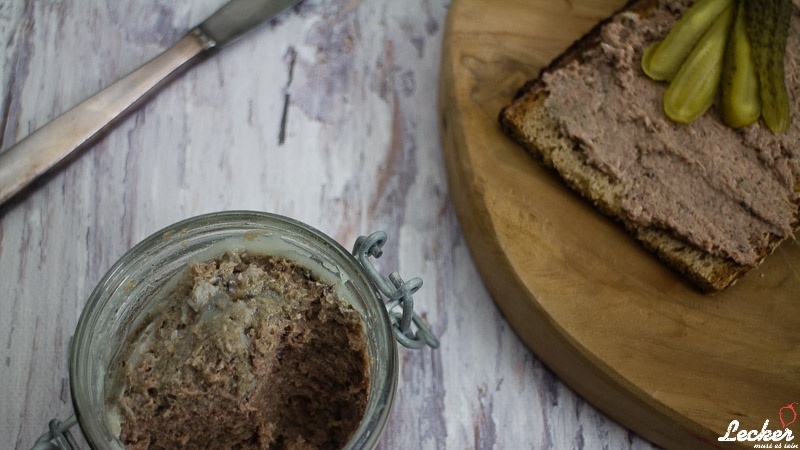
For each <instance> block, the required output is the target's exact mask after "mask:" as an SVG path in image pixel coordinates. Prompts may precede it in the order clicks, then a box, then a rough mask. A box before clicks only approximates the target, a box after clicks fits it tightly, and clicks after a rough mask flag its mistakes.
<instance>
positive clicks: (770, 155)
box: [500, 0, 800, 291]
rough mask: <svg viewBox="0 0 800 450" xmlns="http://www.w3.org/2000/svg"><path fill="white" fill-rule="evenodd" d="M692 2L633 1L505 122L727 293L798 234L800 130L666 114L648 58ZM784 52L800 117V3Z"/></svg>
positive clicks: (712, 113) (707, 283)
mask: <svg viewBox="0 0 800 450" xmlns="http://www.w3.org/2000/svg"><path fill="white" fill-rule="evenodd" d="M739 1H741V0H739ZM692 3H693V2H692V1H688V0H669V1H658V0H634V1H632V2H630V3H629V4H628V5H626V6H625V7H624V8H623V9H622V10H621V11H619V12H618V13H616V14H615V15H613V16H612V17H610V18H608V19H607V20H605V21H603V22H601V23H600V24H598V25H597V26H596V27H595V28H594V29H593V30H592V31H591V32H590V33H589V34H587V35H586V36H584V37H583V38H582V39H581V40H579V41H577V42H576V43H575V44H573V46H572V47H570V48H569V49H568V50H567V51H566V52H565V53H563V54H562V55H561V56H560V57H559V58H557V59H556V60H555V61H554V62H553V63H551V64H550V66H548V67H546V68H545V69H543V70H542V72H541V73H540V76H539V77H538V78H537V79H535V80H532V81H530V82H529V83H527V84H526V85H525V86H524V87H523V88H521V89H520V91H519V92H518V94H517V97H516V98H515V99H514V100H513V102H512V103H511V104H509V105H508V106H507V107H505V108H504V109H503V111H502V112H501V114H500V123H501V125H502V127H503V129H504V130H505V131H506V132H507V133H508V134H509V135H510V136H511V137H513V138H514V139H515V140H517V141H518V142H519V143H520V144H522V145H523V146H524V147H525V148H526V149H527V150H528V151H529V152H530V153H532V154H533V155H535V156H537V157H539V158H542V159H543V160H544V162H545V163H547V164H548V165H550V166H552V167H554V168H555V169H556V170H557V171H558V172H559V174H560V175H561V176H562V178H563V179H564V180H565V181H566V182H567V183H568V184H569V185H570V186H571V187H572V188H574V189H575V190H577V191H579V192H580V193H581V194H583V195H584V196H585V197H587V198H589V199H590V200H591V201H592V202H593V203H594V204H595V205H596V206H597V207H598V208H599V209H601V210H603V211H604V212H606V213H607V214H609V215H611V216H612V217H615V218H617V219H619V220H620V221H621V222H622V223H623V224H624V225H625V226H626V228H627V229H628V230H629V231H630V232H631V233H632V234H633V235H634V236H635V237H637V238H638V239H639V240H640V241H642V242H643V243H644V244H645V246H647V247H648V248H649V249H651V250H653V251H655V252H656V253H657V254H659V256H661V257H662V258H663V259H665V261H667V262H668V263H669V264H671V265H672V266H673V267H674V268H676V269H678V270H679V271H681V272H683V273H684V274H685V275H687V276H688V277H689V278H690V280H692V281H693V282H695V283H696V284H697V285H698V286H699V287H700V288H701V289H702V290H704V291H718V290H720V289H723V288H725V287H727V286H728V285H730V284H731V283H732V282H733V281H735V280H736V279H737V278H738V277H740V276H741V275H742V274H744V273H745V272H747V271H748V270H750V269H751V268H753V267H755V266H757V265H758V264H759V263H760V262H761V261H762V260H763V258H764V257H765V256H766V255H767V254H769V253H770V252H771V251H772V250H773V249H774V248H775V247H776V246H777V244H778V243H779V242H781V241H782V240H784V239H786V238H788V237H790V236H791V235H792V233H793V232H794V230H795V229H796V228H797V227H798V224H800V124H798V121H797V120H794V121H792V123H791V124H790V125H789V128H788V129H787V130H786V132H785V133H781V134H775V133H773V132H771V131H770V130H769V129H768V128H767V127H766V126H765V125H764V124H763V123H762V121H758V122H756V123H754V124H752V125H749V126H745V127H742V128H739V129H733V128H731V127H729V126H727V125H726V124H725V123H724V122H723V120H722V119H721V117H720V114H719V112H718V111H717V110H716V109H713V108H712V109H711V110H709V111H708V112H707V113H705V114H703V115H702V116H700V117H698V118H697V119H696V120H695V121H694V122H693V123H691V124H689V125H685V124H679V123H675V122H673V121H672V120H670V119H669V118H668V117H667V116H666V115H665V113H664V111H663V109H662V98H663V96H664V91H665V88H666V86H665V85H664V84H663V83H659V82H657V81H654V80H652V79H650V78H648V77H647V76H646V75H645V74H644V73H643V71H642V63H641V61H642V56H643V52H644V51H645V49H646V48H647V47H648V46H649V45H651V44H652V43H654V42H657V41H659V40H661V39H664V36H665V35H666V34H667V33H668V32H669V30H670V28H671V27H672V26H673V25H674V24H675V23H676V21H677V20H678V19H679V18H680V17H681V15H682V14H683V13H684V12H685V11H686V10H687V8H689V7H690V6H691V5H692ZM786 47H787V51H786V58H785V74H786V87H787V89H788V92H787V93H788V98H789V101H790V108H791V113H792V115H793V116H797V115H798V114H800V8H799V7H798V4H797V2H795V3H794V5H793V7H792V17H791V25H790V30H789V33H788V42H787V46H786ZM701 266H713V267H712V268H711V269H709V268H708V267H701Z"/></svg>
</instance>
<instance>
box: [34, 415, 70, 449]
mask: <svg viewBox="0 0 800 450" xmlns="http://www.w3.org/2000/svg"><path fill="white" fill-rule="evenodd" d="M77 423H78V418H77V417H75V415H74V414H73V415H71V416H70V417H69V418H68V419H67V420H65V421H63V422H61V421H59V420H58V419H53V420H51V421H50V423H49V424H48V427H49V428H50V430H49V431H48V432H46V433H45V434H43V435H42V436H41V437H39V439H37V440H36V443H35V444H34V446H33V448H32V449H31V450H80V447H79V446H78V442H77V441H75V438H74V437H72V433H70V432H69V429H70V428H72V427H73V426H75V424H77Z"/></svg>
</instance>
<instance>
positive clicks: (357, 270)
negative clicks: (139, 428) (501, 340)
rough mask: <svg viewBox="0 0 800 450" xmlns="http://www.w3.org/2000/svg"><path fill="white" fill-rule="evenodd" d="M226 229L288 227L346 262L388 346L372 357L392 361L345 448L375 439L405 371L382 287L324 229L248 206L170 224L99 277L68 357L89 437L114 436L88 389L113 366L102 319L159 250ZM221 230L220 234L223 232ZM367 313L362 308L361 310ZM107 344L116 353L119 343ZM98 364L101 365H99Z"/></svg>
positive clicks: (249, 233)
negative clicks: (104, 359) (101, 359)
mask: <svg viewBox="0 0 800 450" xmlns="http://www.w3.org/2000/svg"><path fill="white" fill-rule="evenodd" d="M234 230H235V231H234ZM226 232H234V234H236V236H239V237H240V238H241V239H243V240H251V239H256V238H257V237H258V236H260V235H261V234H269V233H275V232H285V233H286V234H282V235H279V236H278V235H272V234H270V236H272V237H275V238H280V239H283V240H285V239H287V236H288V238H289V240H292V239H294V243H295V244H297V245H300V246H303V245H308V246H309V248H310V249H311V250H317V251H319V252H324V254H318V255H316V256H319V257H322V258H324V260H323V261H322V262H323V265H324V264H325V263H326V261H329V260H332V261H334V262H335V264H336V265H337V267H338V268H339V269H341V270H342V271H344V272H346V273H345V275H346V276H347V281H348V283H351V285H352V286H355V287H356V289H358V291H359V296H362V295H363V297H364V298H365V299H366V301H365V302H364V305H363V306H362V307H365V308H367V309H369V316H370V318H371V320H373V321H374V322H375V324H376V326H373V327H369V326H368V325H367V323H365V328H366V329H367V333H368V334H370V333H371V335H370V336H367V338H368V340H369V339H375V340H377V342H378V343H377V344H375V345H377V346H378V347H377V348H380V349H381V350H383V349H385V350H387V351H388V354H387V355H372V354H371V357H372V358H375V357H376V356H377V357H379V358H380V359H381V364H382V365H384V366H385V367H381V370H384V369H385V372H386V373H385V375H384V376H382V377H374V376H373V377H371V378H373V379H372V380H371V382H370V393H369V397H368V403H367V410H366V412H365V415H364V417H363V418H362V420H361V423H360V425H359V427H358V429H357V430H356V431H355V432H354V433H353V435H352V437H351V439H350V441H349V442H348V443H347V445H346V446H345V448H347V449H350V448H353V449H355V448H359V449H360V448H372V447H374V446H375V445H376V444H377V441H378V439H379V438H380V435H381V434H382V433H383V430H384V429H385V426H386V423H387V421H388V416H389V413H390V411H391V407H392V404H393V402H394V397H395V393H396V386H397V379H398V356H397V346H396V343H395V340H394V336H393V334H392V325H391V320H390V317H389V314H388V312H387V310H386V308H385V306H384V304H383V302H382V300H381V299H380V296H379V294H378V293H377V292H376V290H375V288H374V286H373V285H372V284H371V283H370V281H369V280H368V278H367V277H365V276H364V273H363V272H362V267H361V265H360V264H359V263H358V261H357V260H356V259H355V258H354V257H353V256H352V255H351V254H350V253H349V252H348V251H347V250H345V249H344V248H343V247H342V246H341V245H340V244H339V243H338V242H336V241H335V240H333V239H332V238H331V237H329V236H328V235H326V234H325V233H323V232H321V231H319V230H317V229H316V228H313V227H311V226H309V225H307V224H304V223H302V222H300V221H297V220H295V219H291V218H289V217H285V216H281V215H277V214H273V213H267V212H260V211H246V210H234V211H221V212H214V213H208V214H202V215H198V216H194V217H191V218H188V219H184V220H182V221H179V222H176V223H174V224H172V225H169V226H167V227H165V228H163V229H161V230H159V231H157V232H155V233H153V234H151V235H150V236H148V237H147V238H145V239H144V240H142V241H141V242H139V243H138V244H136V245H135V246H134V247H132V248H131V249H130V250H128V251H127V252H126V253H125V254H124V255H123V256H122V257H121V258H120V259H119V260H117V262H116V263H115V264H114V265H113V266H112V267H111V268H110V269H109V270H108V271H107V272H106V274H105V275H104V276H103V278H102V279H101V280H100V281H99V282H98V284H97V286H96V287H95V289H94V290H93V292H92V293H91V294H90V296H89V298H88V301H87V303H86V305H85V307H84V309H83V312H82V314H81V317H80V319H79V320H78V324H77V326H76V330H75V335H74V338H73V341H72V345H71V350H70V364H69V366H70V368H69V372H70V389H71V393H72V402H73V407H74V409H75V414H76V416H77V418H78V424H79V425H80V428H81V430H82V432H83V435H84V436H85V437H86V440H87V442H89V444H90V445H91V446H92V447H97V446H98V445H99V444H98V442H105V443H108V439H109V433H108V432H109V430H110V426H109V424H108V422H109V420H108V417H95V414H93V412H94V410H93V408H92V405H93V403H92V402H93V401H94V402H95V403H96V401H97V399H96V398H94V399H93V398H90V396H91V394H89V393H90V392H91V388H92V386H91V384H92V383H97V382H100V383H105V379H104V378H105V377H104V375H105V372H104V371H105V370H108V367H105V368H103V367H99V366H102V364H99V363H97V362H96V361H94V362H93V361H91V358H93V354H92V351H95V350H93V349H94V348H95V347H97V346H98V345H100V344H98V343H97V342H95V341H102V340H103V338H104V337H105V336H100V334H101V333H102V332H101V330H98V324H99V323H100V322H101V321H103V320H111V319H112V318H113V316H114V315H115V314H117V312H118V311H119V310H121V309H122V308H123V307H122V306H121V305H120V304H119V303H120V302H124V301H125V297H124V296H123V293H124V292H125V291H126V289H127V288H128V286H130V285H131V284H132V283H140V282H141V281H142V280H136V279H135V277H133V276H132V275H134V274H139V272H140V271H144V272H145V274H146V273H148V272H147V270H149V269H147V267H149V265H158V264H160V263H161V261H160V258H164V254H165V252H166V253H168V254H169V252H170V251H183V249H182V248H181V247H188V248H193V247H192V245H194V244H186V243H187V242H194V240H196V239H202V238H205V237H207V236H211V235H213V236H214V238H215V239H216V238H220V239H221V238H222V235H224V234H225V233H226ZM215 233H218V234H219V233H221V234H220V235H219V236H217V234H215ZM214 242H218V241H214ZM210 245H211V244H209V243H208V242H203V245H201V247H203V248H209V246H210ZM311 250H310V251H311ZM367 291H368V292H367ZM120 297H123V298H122V299H120ZM359 298H360V297H359ZM133 301H135V300H133ZM357 309H359V308H358V307H357ZM363 313H364V312H363V311H362V315H363ZM103 326H105V325H103ZM105 351H107V352H108V353H109V354H110V353H113V352H112V350H105ZM374 352H375V350H370V353H374ZM108 358H111V357H110V356H108ZM92 364H99V366H98V367H94V366H92ZM90 367H92V369H90ZM101 375H102V376H101ZM98 378H101V379H100V380H98ZM375 378H378V379H375ZM103 396H104V395H103ZM112 437H113V436H112ZM112 440H113V439H112ZM117 442H118V441H117Z"/></svg>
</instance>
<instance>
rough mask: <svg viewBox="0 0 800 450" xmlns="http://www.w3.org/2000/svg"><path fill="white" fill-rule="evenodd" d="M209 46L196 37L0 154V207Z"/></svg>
mask: <svg viewBox="0 0 800 450" xmlns="http://www.w3.org/2000/svg"><path fill="white" fill-rule="evenodd" d="M211 47H213V43H209V42H208V41H207V40H206V39H204V38H203V36H202V35H200V34H199V33H197V32H194V31H193V32H191V33H189V34H187V35H186V36H184V37H183V38H182V39H181V40H180V41H178V42H177V43H176V44H175V45H173V46H172V47H170V48H169V49H167V50H166V51H165V52H164V53H162V54H160V55H158V56H157V57H155V58H154V59H152V60H151V61H150V62H148V63H146V64H145V65H143V66H141V67H139V68H138V69H136V70H135V71H133V72H131V73H130V74H128V75H127V76H125V77H124V78H122V79H120V80H118V81H116V82H115V83H114V84H111V85H110V86H108V87H106V88H105V89H103V90H102V91H100V92H98V93H97V94H95V95H93V96H92V97H89V98H88V99H86V100H84V101H83V102H82V103H80V104H79V105H77V106H75V107H74V108H72V109H70V110H69V111H67V112H65V113H64V114H62V115H60V116H58V117H57V118H55V119H54V120H53V121H51V122H50V123H48V124H46V125H44V126H43V127H41V128H39V129H38V130H36V131H34V132H33V133H31V134H30V135H29V136H28V137H26V138H25V139H23V140H21V141H19V142H18V143H16V144H14V145H13V146H12V147H11V148H9V149H8V150H6V151H5V152H3V153H0V204H2V203H4V202H5V201H7V200H8V199H10V198H11V197H13V196H14V195H15V194H17V193H18V192H19V191H21V190H22V189H24V188H25V187H26V186H28V185H29V184H30V183H31V182H33V181H34V180H35V179H36V178H38V177H39V176H41V175H43V174H44V173H45V172H47V171H48V170H50V169H51V168H52V167H53V166H55V165H56V164H57V163H59V162H60V161H61V160H63V159H64V158H65V157H67V156H68V155H69V154H70V153H72V152H74V151H76V150H78V149H80V148H81V147H83V146H84V145H85V144H87V143H88V142H90V141H91V140H92V138H93V137H95V136H96V135H97V134H99V133H100V132H102V131H103V130H104V129H106V128H107V127H108V126H109V125H111V124H112V123H114V122H115V120H116V119H119V118H121V117H122V116H123V115H124V114H125V113H126V112H127V111H129V110H131V109H132V107H133V106H134V105H136V104H137V102H138V101H139V100H141V99H143V98H145V97H146V96H147V94H148V93H150V92H152V91H154V90H155V88H157V87H159V86H160V85H162V84H163V83H164V82H165V81H166V80H168V79H169V78H170V76H171V75H173V74H177V72H178V71H179V69H181V68H182V67H184V66H188V64H187V63H189V62H191V61H194V60H196V59H197V58H196V56H198V55H200V54H201V53H203V51H204V50H207V49H209V48H211Z"/></svg>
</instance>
